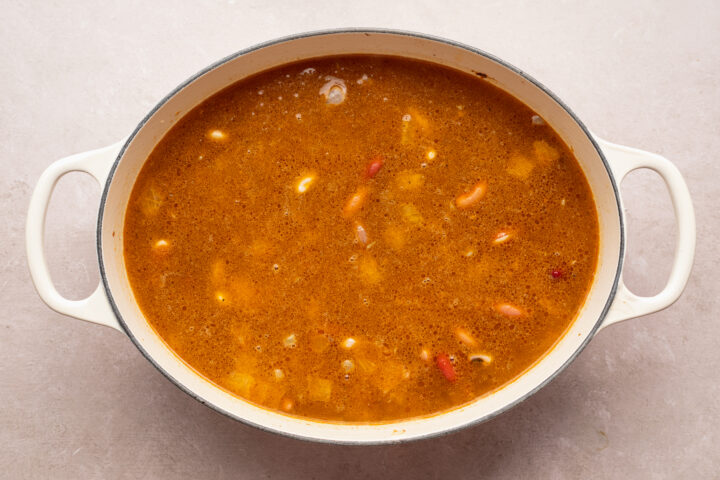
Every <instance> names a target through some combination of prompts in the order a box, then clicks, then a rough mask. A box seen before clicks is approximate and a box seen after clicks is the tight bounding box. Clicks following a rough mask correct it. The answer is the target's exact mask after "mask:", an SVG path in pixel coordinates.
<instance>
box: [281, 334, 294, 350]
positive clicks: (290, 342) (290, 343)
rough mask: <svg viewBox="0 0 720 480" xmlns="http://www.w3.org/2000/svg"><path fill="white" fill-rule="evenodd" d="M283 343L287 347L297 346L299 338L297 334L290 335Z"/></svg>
mask: <svg viewBox="0 0 720 480" xmlns="http://www.w3.org/2000/svg"><path fill="white" fill-rule="evenodd" d="M283 345H284V346H285V347H286V348H295V347H296V346H297V338H295V334H294V333H293V334H291V335H288V336H287V337H285V339H284V340H283Z"/></svg>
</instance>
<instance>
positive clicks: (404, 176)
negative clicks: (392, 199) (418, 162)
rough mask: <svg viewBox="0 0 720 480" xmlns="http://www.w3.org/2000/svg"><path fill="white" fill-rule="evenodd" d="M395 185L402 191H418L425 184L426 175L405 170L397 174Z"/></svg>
mask: <svg viewBox="0 0 720 480" xmlns="http://www.w3.org/2000/svg"><path fill="white" fill-rule="evenodd" d="M395 183H396V184H397V186H398V188H399V189H400V190H409V191H413V190H418V189H420V188H422V186H423V185H424V184H425V175H423V174H422V173H416V172H413V171H412V170H405V171H402V172H400V173H398V174H397V177H395Z"/></svg>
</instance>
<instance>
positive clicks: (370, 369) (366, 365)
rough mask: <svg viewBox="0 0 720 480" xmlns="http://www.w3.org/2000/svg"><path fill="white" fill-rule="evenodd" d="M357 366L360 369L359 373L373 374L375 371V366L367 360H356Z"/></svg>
mask: <svg viewBox="0 0 720 480" xmlns="http://www.w3.org/2000/svg"><path fill="white" fill-rule="evenodd" d="M357 364H358V367H359V368H360V371H362V372H363V373H365V374H371V373H374V372H375V370H377V364H376V363H375V362H373V361H371V360H368V359H367V358H358V359H357Z"/></svg>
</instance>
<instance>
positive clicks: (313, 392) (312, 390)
mask: <svg viewBox="0 0 720 480" xmlns="http://www.w3.org/2000/svg"><path fill="white" fill-rule="evenodd" d="M307 382H308V397H309V398H310V400H312V401H313V402H328V401H330V396H331V395H332V382H331V381H330V380H326V379H324V378H320V377H315V376H313V375H308V377H307Z"/></svg>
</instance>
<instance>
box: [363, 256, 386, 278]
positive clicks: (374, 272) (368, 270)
mask: <svg viewBox="0 0 720 480" xmlns="http://www.w3.org/2000/svg"><path fill="white" fill-rule="evenodd" d="M358 272H359V273H360V279H361V280H362V281H363V282H365V283H369V284H374V283H379V282H380V281H381V280H382V274H381V273H380V270H379V269H378V265H377V261H375V259H374V258H372V257H370V256H368V255H363V256H362V257H360V260H359V262H358Z"/></svg>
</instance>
